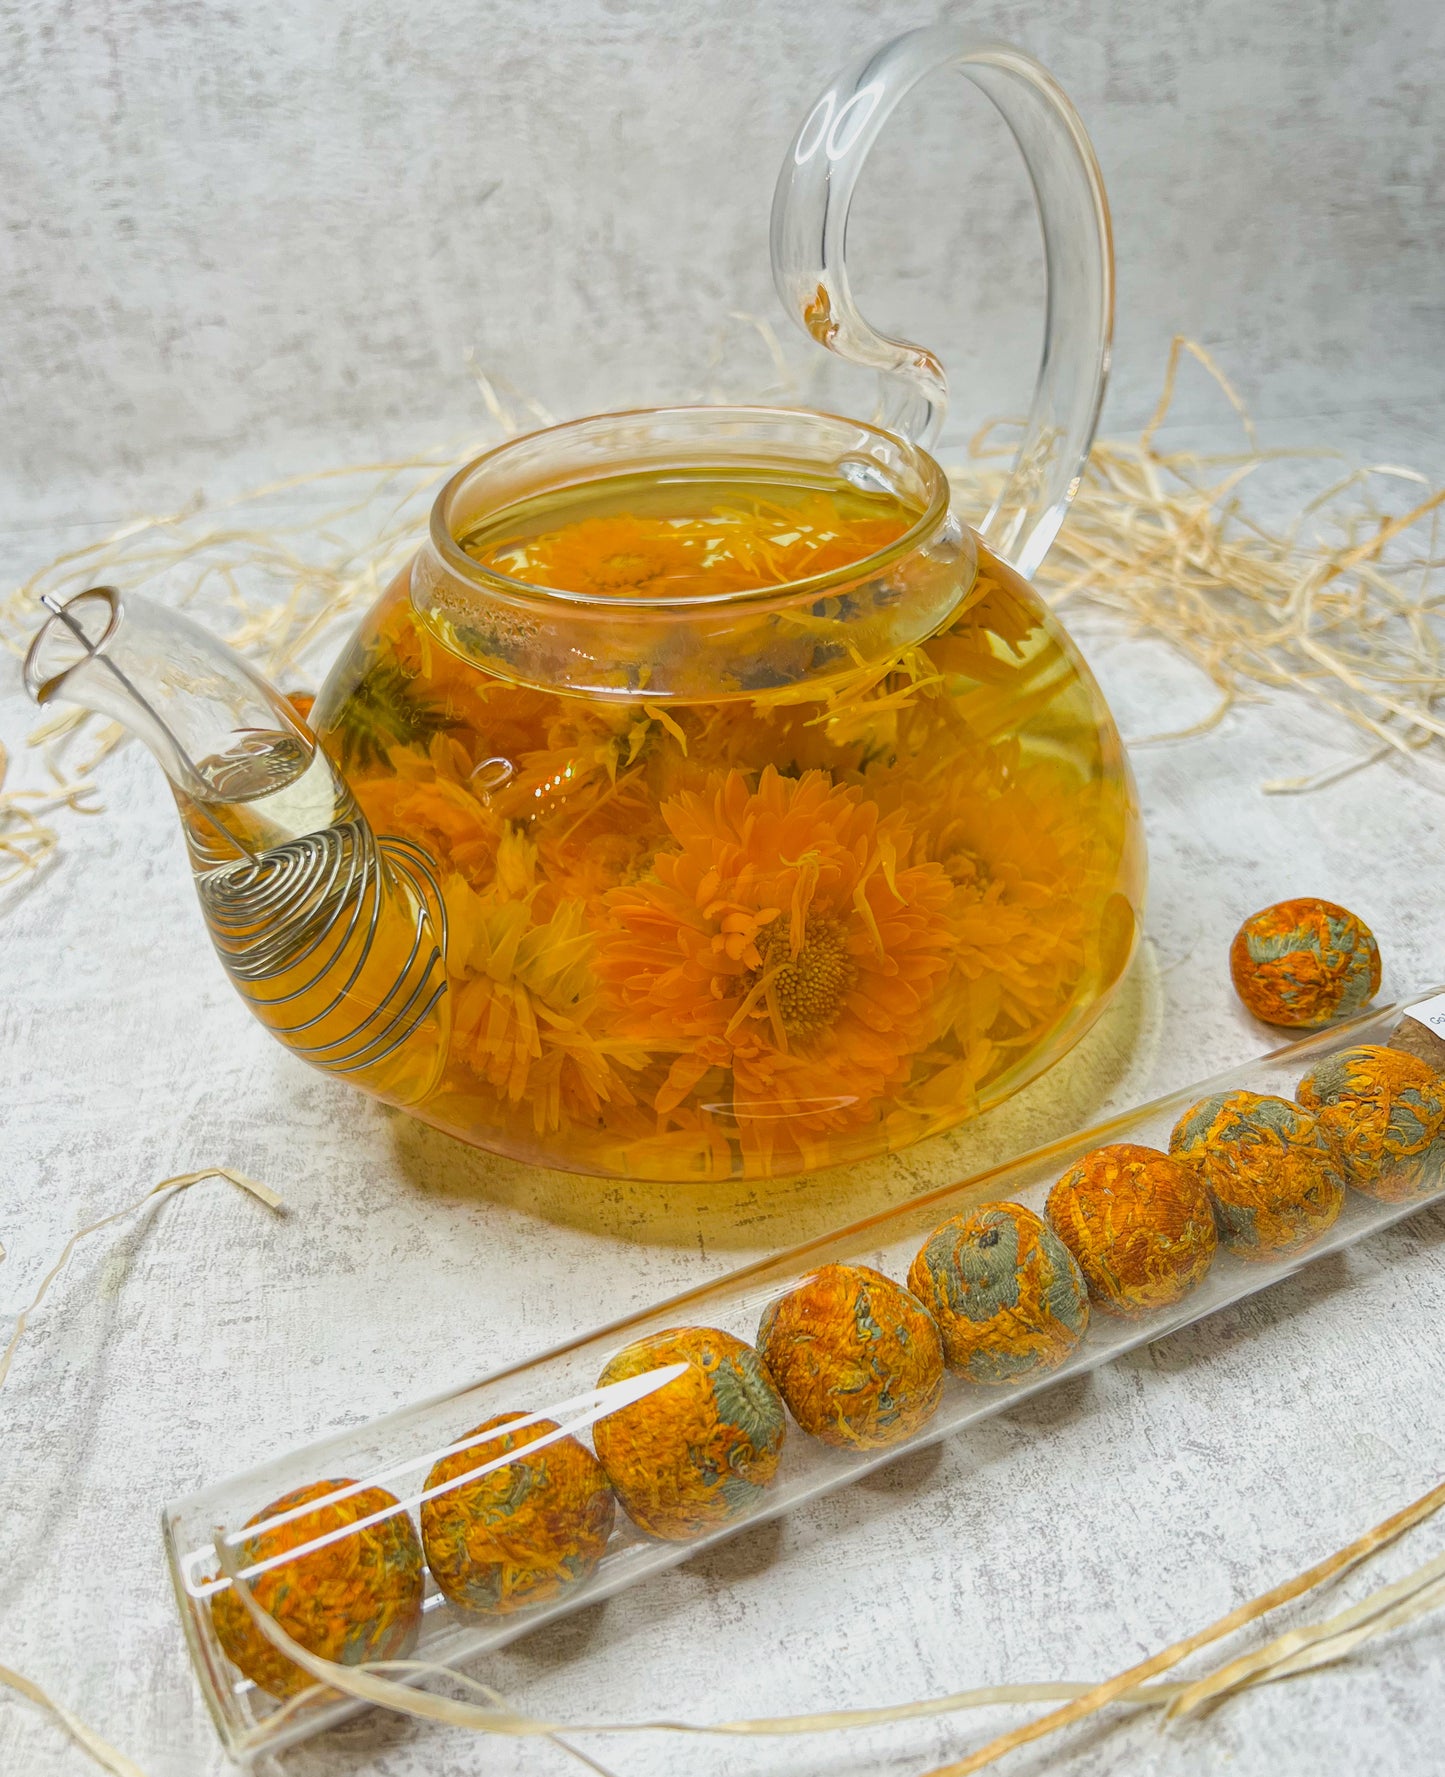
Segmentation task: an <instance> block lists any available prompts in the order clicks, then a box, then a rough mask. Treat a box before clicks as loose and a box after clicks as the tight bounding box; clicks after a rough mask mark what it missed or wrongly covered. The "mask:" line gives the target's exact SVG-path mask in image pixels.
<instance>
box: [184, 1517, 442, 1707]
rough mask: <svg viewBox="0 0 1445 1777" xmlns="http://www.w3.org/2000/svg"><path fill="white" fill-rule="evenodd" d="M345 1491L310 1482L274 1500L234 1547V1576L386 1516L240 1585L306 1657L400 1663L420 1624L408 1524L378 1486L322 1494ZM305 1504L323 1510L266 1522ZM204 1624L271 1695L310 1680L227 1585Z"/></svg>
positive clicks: (418, 1564)
mask: <svg viewBox="0 0 1445 1777" xmlns="http://www.w3.org/2000/svg"><path fill="white" fill-rule="evenodd" d="M355 1485H356V1483H355V1482H354V1481H317V1482H314V1483H313V1484H312V1485H311V1486H309V1487H298V1488H297V1489H296V1490H295V1492H293V1493H287V1494H285V1495H283V1496H282V1498H280V1499H278V1500H274V1501H273V1502H272V1503H271V1504H270V1505H268V1506H267V1507H266V1508H265V1510H264V1511H260V1512H257V1514H256V1516H255V1517H254V1518H251V1519H249V1520H248V1521H247V1523H246V1525H245V1526H244V1528H245V1529H247V1530H250V1529H252V1528H253V1527H257V1526H260V1527H261V1528H257V1530H256V1534H255V1536H248V1537H247V1538H246V1539H245V1540H244V1542H243V1543H242V1544H241V1545H240V1547H239V1549H238V1550H237V1554H238V1556H239V1563H240V1566H241V1568H242V1573H243V1578H244V1577H245V1569H246V1568H248V1567H252V1566H256V1565H259V1564H260V1563H262V1562H265V1561H270V1560H272V1559H274V1558H275V1557H276V1556H278V1555H284V1554H285V1553H286V1552H287V1551H288V1550H289V1549H299V1548H300V1547H301V1546H302V1545H303V1544H306V1543H311V1542H315V1541H318V1540H319V1539H321V1538H323V1537H326V1536H328V1535H330V1533H331V1532H333V1531H337V1530H346V1529H347V1526H349V1525H353V1524H356V1523H357V1522H358V1521H359V1520H361V1519H364V1518H370V1517H372V1516H373V1515H374V1514H375V1513H378V1512H387V1513H388V1515H387V1516H386V1517H383V1518H379V1519H378V1520H377V1522H375V1523H374V1524H367V1525H365V1527H364V1528H362V1529H360V1530H353V1531H349V1532H348V1534H346V1535H342V1536H338V1537H336V1538H335V1539H334V1540H333V1541H330V1542H325V1543H323V1544H322V1546H321V1547H320V1548H315V1549H311V1550H310V1551H309V1552H308V1553H306V1554H298V1555H297V1556H296V1558H295V1560H294V1561H283V1562H282V1563H281V1564H280V1565H279V1566H277V1567H269V1568H267V1569H266V1571H265V1572H264V1573H258V1574H255V1575H254V1576H251V1577H250V1578H249V1580H248V1582H247V1583H248V1584H249V1585H250V1587H251V1591H252V1594H253V1596H254V1597H255V1600H256V1603H257V1604H259V1605H260V1607H261V1609H262V1610H264V1611H266V1612H268V1613H269V1614H270V1615H271V1616H273V1617H274V1618H275V1619H276V1621H277V1622H278V1623H279V1624H280V1626H281V1627H282V1628H283V1629H284V1630H285V1631H286V1633H287V1634H288V1635H289V1636H290V1637H291V1638H292V1640H293V1641H297V1642H299V1643H300V1644H301V1646H302V1647H304V1648H305V1649H306V1651H307V1652H308V1653H312V1654H315V1655H317V1657H318V1658H320V1659H323V1660H334V1661H337V1662H338V1663H339V1664H341V1665H343V1666H360V1665H362V1664H363V1663H364V1662H365V1661H367V1660H394V1659H399V1658H402V1657H404V1656H405V1655H406V1654H407V1653H408V1652H409V1651H410V1649H411V1645H412V1642H413V1641H414V1640H415V1639H416V1632H417V1627H418V1625H419V1624H420V1622H421V1598H422V1558H421V1544H420V1543H419V1542H418V1541H417V1535H416V1531H415V1529H414V1528H413V1526H412V1521H411V1519H410V1518H409V1517H408V1516H407V1515H406V1513H405V1512H404V1511H402V1510H401V1507H400V1502H399V1501H398V1500H397V1498H396V1496H395V1495H394V1494H391V1493H388V1492H387V1491H386V1489H385V1488H384V1487H363V1488H361V1489H360V1491H359V1492H356V1493H351V1494H347V1496H346V1497H345V1498H344V1499H334V1498H333V1497H332V1496H333V1495H335V1494H337V1493H340V1492H343V1491H344V1490H345V1489H346V1488H348V1487H354V1486H355ZM312 1500H316V1501H318V1502H324V1501H329V1502H330V1503H318V1504H317V1505H316V1507H315V1509H314V1510H312V1511H308V1512H302V1513H300V1514H299V1515H298V1516H297V1517H295V1518H287V1519H286V1522H285V1523H281V1524H276V1523H274V1522H273V1521H274V1520H275V1519H277V1518H282V1517H284V1516H285V1514H287V1513H288V1512H291V1511H294V1510H295V1508H296V1507H298V1506H304V1505H308V1504H310V1502H311V1501H312ZM388 1508H395V1509H393V1510H390V1511H388ZM268 1526H269V1527H268ZM211 1621H212V1623H213V1624H214V1625H215V1630H216V1637H217V1639H218V1640H219V1641H220V1644H221V1646H222V1648H224V1650H225V1652H226V1656H227V1658H228V1659H229V1660H230V1661H231V1663H232V1665H234V1666H236V1667H238V1668H239V1669H240V1670H241V1671H242V1672H244V1673H245V1675H246V1677H247V1678H249V1679H252V1680H254V1681H255V1683H257V1684H258V1685H260V1687H261V1689H262V1690H263V1691H269V1692H270V1693H271V1695H272V1696H273V1697H292V1696H295V1694H296V1693H297V1692H298V1691H303V1690H305V1689H306V1687H307V1686H308V1685H311V1684H314V1683H315V1682H316V1681H315V1680H314V1679H313V1678H312V1676H311V1674H310V1673H309V1672H303V1671H302V1670H301V1668H300V1667H299V1666H298V1665H297V1664H296V1663H295V1661H294V1660H288V1659H287V1658H286V1656H285V1655H284V1654H283V1653H281V1652H280V1651H279V1650H278V1649H276V1648H274V1647H272V1645H271V1643H270V1642H269V1641H267V1639H266V1637H265V1636H264V1635H263V1634H262V1633H261V1631H260V1630H259V1629H258V1628H257V1627H256V1625H255V1623H254V1622H252V1620H251V1617H250V1615H249V1613H248V1612H247V1610H246V1607H245V1605H244V1604H242V1602H241V1600H240V1598H239V1597H238V1596H237V1595H236V1589H235V1587H234V1586H228V1587H227V1588H226V1589H225V1590H224V1591H221V1592H217V1593H216V1594H215V1596H214V1597H213V1598H212V1600H211Z"/></svg>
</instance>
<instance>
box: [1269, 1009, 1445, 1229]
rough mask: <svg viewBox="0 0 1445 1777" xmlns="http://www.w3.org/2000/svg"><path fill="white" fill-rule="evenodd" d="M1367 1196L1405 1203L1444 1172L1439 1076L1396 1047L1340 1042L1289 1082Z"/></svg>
mask: <svg viewBox="0 0 1445 1777" xmlns="http://www.w3.org/2000/svg"><path fill="white" fill-rule="evenodd" d="M1295 1097H1296V1098H1297V1099H1298V1100H1299V1101H1300V1103H1301V1104H1302V1105H1303V1106H1304V1107H1305V1109H1306V1110H1309V1111H1313V1112H1314V1113H1315V1115H1316V1116H1317V1117H1318V1118H1319V1120H1320V1127H1321V1128H1322V1129H1323V1130H1324V1132H1325V1134H1326V1135H1327V1136H1328V1137H1329V1139H1330V1140H1331V1141H1332V1142H1333V1143H1334V1145H1335V1148H1336V1150H1337V1151H1338V1153H1339V1156H1340V1159H1341V1160H1342V1161H1343V1162H1344V1167H1345V1178H1346V1180H1347V1182H1348V1183H1349V1184H1351V1185H1353V1186H1354V1188H1355V1189H1356V1190H1357V1191H1363V1192H1364V1194H1365V1195H1366V1196H1367V1197H1377V1198H1379V1200H1380V1201H1381V1202H1383V1203H1404V1202H1406V1201H1408V1199H1410V1198H1411V1197H1420V1196H1423V1195H1424V1194H1425V1192H1427V1191H1431V1190H1434V1189H1435V1188H1436V1186H1438V1185H1439V1184H1440V1183H1441V1179H1442V1175H1445V1134H1442V1131H1445V1080H1441V1079H1440V1078H1439V1077H1438V1075H1437V1074H1436V1073H1435V1070H1434V1069H1433V1068H1432V1067H1430V1066H1429V1064H1428V1063H1426V1062H1424V1061H1421V1060H1420V1059H1419V1057H1418V1056H1415V1055H1407V1054H1406V1053H1405V1051H1404V1050H1403V1049H1386V1048H1382V1047H1381V1046H1380V1045H1378V1044H1375V1043H1361V1044H1359V1045H1357V1046H1356V1047H1355V1048H1353V1049H1341V1050H1340V1052H1339V1054H1338V1055H1331V1056H1330V1057H1329V1059H1328V1060H1326V1061H1322V1062H1321V1063H1320V1064H1319V1066H1318V1067H1316V1068H1315V1069H1314V1070H1313V1071H1312V1072H1310V1073H1308V1074H1306V1075H1305V1077H1304V1079H1302V1080H1301V1081H1300V1083H1299V1085H1298V1086H1297V1087H1296V1088H1295Z"/></svg>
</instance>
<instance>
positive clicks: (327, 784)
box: [25, 586, 447, 1104]
mask: <svg viewBox="0 0 1445 1777" xmlns="http://www.w3.org/2000/svg"><path fill="white" fill-rule="evenodd" d="M46 603H47V606H48V608H49V610H50V612H51V615H50V617H49V619H48V621H47V622H46V623H45V624H44V626H43V627H42V628H41V629H40V631H39V632H38V634H37V635H36V637H35V639H34V641H33V642H32V643H31V646H30V651H29V653H28V654H27V656H26V660H25V683H26V688H27V690H28V691H29V692H30V694H31V696H32V697H33V698H34V699H35V701H36V702H37V703H40V704H47V703H52V702H55V703H74V704H78V705H80V706H81V707H82V708H84V709H87V710H91V711H94V712H96V713H98V714H101V715H105V716H109V717H110V718H111V719H112V720H114V721H117V722H119V723H120V724H121V725H122V727H124V728H125V729H127V730H128V731H129V732H130V733H132V734H134V735H135V736H136V737H137V738H138V739H140V740H142V741H143V742H144V743H145V745H146V746H147V747H148V748H149V750H150V752H151V753H152V755H153V756H154V757H155V759H156V761H157V762H158V763H159V765H160V766H161V768H162V769H163V770H164V772H165V774H166V777H167V778H168V779H169V781H170V786H171V790H172V793H173V794H174V796H175V800H176V806H177V809H178V811H179V813H180V817H181V824H182V827H183V829H184V832H185V838H186V846H187V850H188V852H189V854H190V860H191V868H192V870H193V872H194V875H195V884H196V892H197V895H198V896H199V899H200V903H201V910H202V913H203V915H204V917H205V920H206V925H207V928H208V930H209V932H210V935H211V940H212V942H213V943H214V945H215V947H216V950H217V953H218V954H219V956H220V958H221V961H222V963H223V964H224V965H225V968H226V971H227V973H228V974H229V975H230V977H231V979H232V981H233V983H234V984H235V986H236V988H237V989H238V991H239V992H240V994H241V996H242V998H243V999H244V1000H245V1001H246V1003H247V1004H248V1006H249V1007H250V1008H251V1010H252V1011H253V1012H254V1013H255V1015H256V1016H257V1017H258V1018H259V1019H260V1020H261V1022H262V1023H263V1024H264V1025H266V1027H267V1028H268V1029H269V1030H270V1031H271V1032H272V1034H273V1035H274V1036H276V1037H277V1038H279V1040H280V1041H281V1042H283V1043H284V1044H285V1045H286V1047H287V1048H289V1049H292V1050H293V1051H295V1052H296V1053H297V1054H298V1055H300V1056H301V1057H302V1058H303V1059H304V1060H306V1061H309V1062H311V1063H312V1064H313V1065H315V1066H317V1067H320V1068H323V1069H325V1070H326V1071H327V1072H329V1073H335V1074H340V1075H342V1076H344V1077H346V1078H348V1079H351V1080H353V1081H355V1083H357V1084H358V1085H362V1086H365V1087H366V1088H367V1089H368V1090H370V1091H373V1092H376V1093H378V1094H380V1095H381V1096H383V1097H385V1098H388V1099H390V1100H392V1101H393V1102H396V1103H399V1104H410V1103H414V1102H415V1101H416V1100H417V1099H419V1098H421V1097H424V1096H425V1094H426V1093H427V1092H428V1091H429V1090H430V1089H431V1087H432V1085H433V1084H434V1082H435V1079H436V1076H437V1073H438V1072H439V1070H440V1068H441V1066H442V1063H443V1061H444V1060H445V1052H446V1042H447V1005H446V920H445V913H444V910H443V906H442V900H441V896H440V893H439V892H438V889H437V885H436V882H435V878H434V876H433V873H432V870H431V865H430V860H429V859H428V858H427V857H426V855H425V853H423V852H422V851H421V850H420V848H418V847H416V846H414V845H412V844H410V843H409V842H406V841H402V840H394V839H385V838H384V839H381V840H378V839H377V837H376V835H375V834H374V833H373V832H372V829H371V827H370V825H369V824H368V822H367V820H366V817H365V816H364V815H363V814H362V812H361V810H360V808H359V807H358V806H357V804H356V801H355V799H354V797H353V796H352V794H351V792H350V790H349V789H348V788H347V785H346V783H345V780H344V779H343V778H342V777H341V775H340V773H339V772H338V771H337V769H336V767H335V766H334V765H333V764H332V762H331V760H330V758H329V756H328V755H327V753H326V752H325V751H324V749H323V748H322V747H321V746H320V745H319V743H318V742H317V740H316V737H315V736H314V735H313V734H312V732H311V730H310V729H309V728H308V727H307V725H306V724H305V722H303V721H302V720H301V717H300V716H299V714H298V713H297V712H296V710H295V709H294V708H293V707H292V706H291V704H290V703H288V702H287V700H286V699H285V698H283V697H282V696H281V695H280V694H279V693H278V692H277V691H275V690H274V689H273V688H272V687H271V686H270V685H269V684H267V682H266V680H265V679H264V678H262V677H261V675H260V674H259V673H258V672H256V671H255V669H254V668H253V667H251V666H250V665H249V664H248V663H247V662H246V661H244V660H243V659H242V658H241V657H240V656H239V655H238V654H236V653H235V652H234V651H233V650H231V649H230V648H228V647H226V646H225V645H224V644H223V643H221V642H219V641H217V640H216V638H215V637H214V636H212V635H210V634H209V633H208V632H207V631H206V630H204V629H202V628H201V627H200V625H199V624H196V623H194V622H192V621H191V620H190V619H189V618H187V617H183V616H181V615H180V614H179V613H177V612H175V611H171V610H168V609H166V608H165V607H163V606H160V605H154V604H151V603H149V602H148V601H147V600H145V599H141V598H136V597H134V596H133V595H129V594H127V595H126V596H125V597H124V598H122V596H121V594H120V593H119V592H118V591H117V590H116V589H115V588H114V587H108V586H105V587H94V588H92V589H91V590H90V591H88V592H83V593H80V594H79V595H78V596H77V597H75V598H72V599H70V600H69V601H68V602H67V603H65V604H63V605H62V604H59V603H56V602H53V601H50V600H47V601H46Z"/></svg>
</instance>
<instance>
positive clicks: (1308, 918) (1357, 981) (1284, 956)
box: [1229, 899, 1380, 1029]
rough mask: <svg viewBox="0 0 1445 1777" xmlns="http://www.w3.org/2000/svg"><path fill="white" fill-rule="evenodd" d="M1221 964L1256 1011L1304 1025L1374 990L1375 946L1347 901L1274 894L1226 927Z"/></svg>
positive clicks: (1353, 1006)
mask: <svg viewBox="0 0 1445 1777" xmlns="http://www.w3.org/2000/svg"><path fill="white" fill-rule="evenodd" d="M1229 972H1230V975H1231V976H1232V977H1233V979H1234V988H1235V992H1236V993H1237V994H1238V995H1239V997H1240V998H1241V999H1242V1000H1243V1001H1244V1003H1245V1005H1246V1006H1248V1008H1249V1009H1250V1011H1251V1012H1253V1013H1254V1015H1255V1017H1256V1018H1262V1019H1263V1020H1264V1022H1265V1023H1266V1024H1283V1025H1288V1026H1291V1027H1298V1028H1304V1029H1308V1028H1310V1027H1312V1026H1314V1025H1317V1024H1328V1023H1329V1022H1330V1021H1331V1019H1334V1018H1348V1017H1349V1016H1350V1015H1351V1014H1352V1013H1354V1012H1359V1011H1363V1009H1364V1008H1365V1007H1366V1006H1367V1005H1368V1004H1369V1003H1370V1001H1371V1000H1372V999H1373V998H1374V997H1375V995H1376V994H1377V993H1378V992H1379V991H1380V951H1379V946H1378V945H1377V944H1376V943H1375V937H1374V933H1373V932H1371V930H1370V928H1369V927H1368V926H1367V925H1366V924H1365V922H1364V921H1363V920H1362V919H1358V918H1356V916H1355V915H1354V914H1353V913H1351V912H1350V911H1349V909H1348V908H1345V907H1337V906H1336V905H1335V903H1334V902H1333V901H1316V900H1312V899H1303V900H1296V901H1279V902H1277V903H1276V904H1275V905H1274V906H1273V907H1266V908H1265V909H1264V910H1263V911H1262V912H1260V913H1255V914H1252V915H1251V916H1250V917H1249V918H1248V919H1247V920H1245V922H1244V924H1243V925H1242V926H1241V927H1240V928H1239V930H1238V931H1237V932H1236V933H1235V934H1234V942H1233V943H1232V944H1231V945H1230V947H1229Z"/></svg>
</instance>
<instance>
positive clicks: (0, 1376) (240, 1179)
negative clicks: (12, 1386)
mask: <svg viewBox="0 0 1445 1777" xmlns="http://www.w3.org/2000/svg"><path fill="white" fill-rule="evenodd" d="M211 1178H223V1179H227V1180H229V1181H230V1183H231V1184H233V1185H237V1186H239V1187H240V1189H241V1190H243V1191H246V1192H248V1193H249V1194H250V1195H251V1196H252V1197H255V1198H257V1199H258V1200H259V1201H260V1202H262V1203H264V1204H265V1205H266V1207H267V1209H271V1210H275V1211H276V1212H277V1214H281V1215H284V1214H285V1211H286V1205H285V1203H284V1202H283V1201H282V1199H281V1198H280V1197H279V1196H278V1195H277V1194H276V1192H275V1191H273V1190H272V1189H271V1187H270V1186H269V1185H263V1184H261V1183H260V1181H259V1180H257V1179H253V1178H248V1177H247V1176H246V1174H245V1173H244V1172H237V1171H236V1169H235V1168H234V1167H231V1166H207V1167H205V1168H203V1169H202V1170H201V1171H200V1172H183V1173H178V1174H177V1175H176V1176H175V1177H174V1178H168V1179H162V1180H161V1182H160V1183H159V1184H158V1185H152V1186H151V1188H150V1190H149V1191H147V1192H146V1193H145V1195H144V1196H143V1197H137V1198H136V1200H135V1202H134V1203H128V1204H127V1205H126V1206H125V1208H124V1209H118V1210H116V1211H115V1212H114V1213H113V1214H111V1215H108V1216H102V1217H101V1219H100V1220H99V1221H98V1222H90V1223H87V1225H86V1226H85V1227H83V1228H77V1229H76V1231H75V1232H74V1233H73V1234H72V1235H71V1237H70V1239H69V1240H67V1241H66V1243H65V1245H64V1246H63V1247H62V1248H61V1252H60V1257H59V1258H58V1259H57V1260H56V1261H55V1263H54V1264H53V1265H52V1266H51V1267H50V1269H49V1270H48V1271H47V1272H46V1273H45V1276H44V1277H43V1278H42V1279H41V1281H40V1288H39V1289H38V1290H36V1292H35V1294H34V1296H32V1297H31V1299H30V1301H29V1302H28V1303H27V1304H26V1306H25V1307H24V1308H22V1309H21V1310H20V1313H19V1314H18V1315H17V1316H16V1319H15V1326H14V1328H13V1330H12V1332H11V1334H10V1342H9V1344H8V1345H7V1346H6V1347H5V1350H4V1352H3V1353H0V1388H3V1387H4V1386H5V1379H6V1377H7V1376H9V1374H10V1365H11V1364H12V1362H13V1361H14V1358H15V1353H16V1351H17V1350H18V1349H19V1347H20V1341H21V1339H22V1338H23V1337H24V1335H25V1328H26V1326H27V1325H28V1323H29V1320H30V1316H31V1315H32V1314H34V1312H35V1310H36V1309H37V1308H38V1307H39V1306H40V1304H41V1303H42V1302H43V1301H44V1300H45V1297H46V1294H47V1292H48V1291H49V1289H50V1286H51V1285H52V1284H53V1283H54V1282H55V1280H56V1278H58V1277H59V1276H60V1274H61V1272H62V1271H63V1270H64V1269H65V1267H66V1265H67V1264H69V1262H70V1255H71V1254H72V1253H73V1252H74V1251H75V1249H76V1247H77V1246H79V1244H80V1243H81V1241H82V1240H84V1239H85V1238H86V1236H87V1235H90V1234H98V1233H99V1232H100V1230H101V1229H102V1228H109V1227H110V1226H111V1225H112V1224H113V1223H115V1222H120V1221H124V1220H125V1218H126V1217H127V1216H132V1215H134V1214H135V1213H136V1211H137V1210H139V1209H144V1208H145V1206H146V1205H147V1204H148V1203H151V1202H153V1201H154V1200H155V1198H157V1197H159V1196H160V1195H161V1194H162V1193H164V1192H167V1191H169V1192H171V1193H176V1192H179V1191H184V1190H186V1189H187V1187H189V1186H191V1185H198V1184H200V1182H201V1181H202V1180H203V1179H211Z"/></svg>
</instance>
